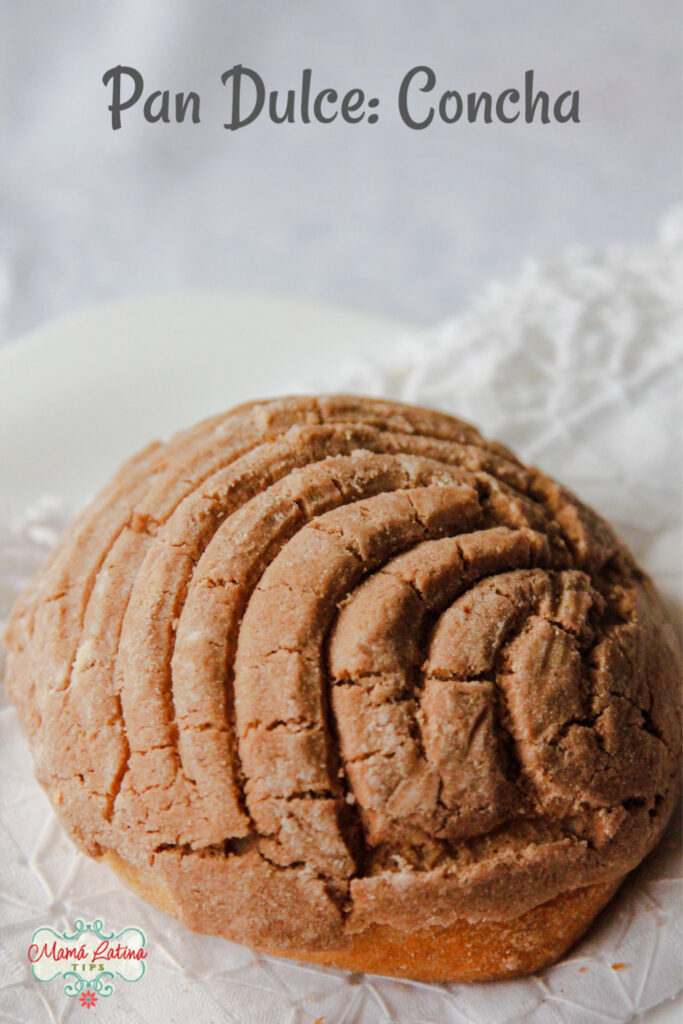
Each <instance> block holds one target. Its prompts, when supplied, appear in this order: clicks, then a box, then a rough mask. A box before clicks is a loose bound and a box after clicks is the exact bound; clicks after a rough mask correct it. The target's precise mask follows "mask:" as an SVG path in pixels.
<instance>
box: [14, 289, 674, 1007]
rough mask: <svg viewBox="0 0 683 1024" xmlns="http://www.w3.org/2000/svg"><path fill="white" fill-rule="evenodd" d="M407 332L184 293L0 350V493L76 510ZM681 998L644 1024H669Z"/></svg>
mask: <svg viewBox="0 0 683 1024" xmlns="http://www.w3.org/2000/svg"><path fill="white" fill-rule="evenodd" d="M415 330H416V328H414V327H412V326H411V325H409V324H402V323H399V322H396V321H392V320H388V319H384V318H380V317H376V316H370V315H367V314H364V313H360V312H352V311H349V310H344V309H339V308H335V307H333V306H326V305H320V304H317V303H312V302H306V301H301V300H296V299H290V298H283V297H277V296H272V295H265V294H258V293H239V292H235V293H230V292H214V291H191V292H184V293H174V294H165V295H147V296H143V297H139V298H134V299H129V300H126V301H123V302H117V303H112V304H109V305H104V306H99V307H95V308H93V309H90V310H87V311H85V312H83V313H80V314H78V315H75V316H72V317H69V318H67V319H64V320H61V321H59V322H58V323H55V324H52V325H49V326H47V327H44V328H42V329H40V330H38V331H35V332H33V333H32V334H30V335H28V336H27V337H25V338H24V339H22V340H20V341H19V342H15V343H14V344H12V345H10V346H9V347H8V348H6V349H5V350H3V351H0V473H1V477H0V479H2V489H1V491H0V496H1V497H2V499H3V501H6V502H8V503H9V504H10V505H11V506H16V507H23V506H25V505H27V504H29V503H30V502H32V501H34V500H35V499H37V498H38V497H39V496H41V495H43V494H46V493H47V494H55V495H58V496H60V497H61V498H63V499H65V500H66V501H67V502H68V503H69V504H70V505H72V506H78V505H80V504H82V502H83V501H84V500H85V499H86V497H87V496H88V495H90V494H92V493H93V492H94V491H96V490H97V488H98V487H99V486H100V485H101V484H103V483H104V481H105V480H106V479H107V478H108V477H109V475H110V474H111V472H112V471H113V470H114V469H115V468H116V466H117V465H118V464H119V463H120V462H121V461H122V460H123V459H124V458H125V457H126V456H128V455H130V454H131V453H132V452H134V451H135V450H137V449H139V448H140V447H141V446H143V445H144V444H145V443H147V442H148V441H150V440H152V439H153V438H157V437H166V436H168V435H169V434H171V433H172V432H173V431H175V430H176V429H178V428H180V427H183V426H186V425H188V424H190V423H193V422H195V421H196V420H199V419H201V418H203V417H205V416H208V415H211V414H212V413H214V412H218V411H220V410H221V409H227V408H229V407H230V406H232V405H234V404H236V403H238V402H242V401H246V400H249V399H253V398H259V397H268V396H272V395H276V394H283V393H286V392H288V391H290V390H291V389H292V387H293V386H296V383H297V381H301V380H303V379H306V378H310V377H311V375H312V370H311V368H312V367H313V366H314V367H315V371H314V372H315V373H317V372H319V373H320V375H321V376H322V377H328V378H329V377H330V375H331V371H332V370H333V369H334V367H335V366H336V365H337V364H338V363H339V361H340V358H341V357H342V354H343V356H351V355H353V354H360V353H364V352H366V353H367V352H374V353H376V354H378V355H379V354H383V353H384V352H386V351H387V350H388V349H390V348H391V346H392V345H393V344H394V343H395V342H396V341H397V339H398V338H399V337H400V336H401V335H402V334H405V333H406V332H408V331H411V332H413V333H414V332H415ZM680 1010H681V1000H680V999H677V1000H675V1001H674V1002H673V1003H668V1004H666V1005H662V1006H660V1007H657V1008H656V1009H654V1010H652V1011H650V1012H649V1013H647V1014H645V1016H644V1017H642V1018H641V1020H643V1021H647V1024H674V1022H678V1021H679V1020H680Z"/></svg>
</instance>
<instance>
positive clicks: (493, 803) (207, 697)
mask: <svg viewBox="0 0 683 1024" xmlns="http://www.w3.org/2000/svg"><path fill="white" fill-rule="evenodd" d="M7 642H8V689H9V691H10V694H11V696H12V698H13V700H14V701H15V703H16V704H17V706H18V708H19V711H20V714H21V717H22V720H23V722H24V724H25V726H26V728H27V731H28V732H29V735H30V737H31V741H32V745H33V752H34V757H35V759H36V769H37V772H38V775H39V777H40V778H41V780H42V781H43V782H44V784H45V785H46V787H47V788H48V791H49V793H50V795H51V797H52V799H53V801H54V803H55V805H56V806H57V808H58V810H59V813H60V816H61V817H62V820H63V821H64V823H65V824H66V826H67V827H68V829H69V831H70V833H71V835H72V836H73V837H74V838H75V839H76V840H77V841H78V842H79V843H80V844H81V845H82V846H84V847H85V848H86V849H87V850H88V852H91V853H99V852H101V851H102V850H112V851H114V852H115V853H116V854H117V855H118V856H119V857H122V858H124V859H125V860H127V861H129V862H131V863H133V864H134V865H136V866H137V867H139V868H140V867H145V868H147V867H149V866H151V870H152V871H154V872H157V873H159V874H160V875H161V876H162V878H163V879H164V884H165V885H166V886H167V887H168V889H169V891H170V893H171V896H172V899H173V900H174V901H175V903H176V905H177V906H178V908H179V912H180V913H181V915H182V916H183V917H184V919H185V920H187V921H189V922H190V923H191V924H192V925H193V927H197V928H200V929H204V930H209V931H217V932H218V933H219V934H222V935H225V936H227V937H231V938H235V939H237V940H246V941H252V942H256V943H257V944H258V943H263V942H264V941H266V940H265V939H264V936H266V937H269V938H268V941H269V942H270V944H271V948H274V949H280V950H286V949H296V948H302V945H303V946H305V945H307V944H313V943H317V944H319V945H320V946H321V947H325V948H330V947H331V946H337V947H341V946H343V944H344V942H345V941H346V937H347V936H348V935H349V934H351V933H353V932H354V931H357V930H359V929H362V928H365V927H367V926H368V924H372V923H378V922H391V923H393V924H395V925H396V926H397V927H418V926H421V925H429V924H435V923H442V924H447V923H448V922H449V921H452V920H454V919H455V918H457V917H458V916H462V915H465V916H468V917H471V918H473V919H478V918H481V917H485V918H490V919H496V918H505V917H508V918H509V917H511V916H514V915H516V914H520V913H523V912H524V910H525V909H527V908H529V907H532V906H534V905H535V904H537V903H540V902H542V901H544V900H547V899H550V898H552V897H553V896H554V895H556V894H557V893H558V892H560V891H562V890H563V889H566V888H567V884H568V879H569V883H570V884H571V885H572V886H575V887H578V886H582V885H589V884H593V883H594V882H601V881H605V880H606V879H613V878H615V877H617V876H619V875H620V874H623V873H624V872H625V871H627V870H628V869H629V868H630V867H631V866H633V865H634V864H635V863H637V861H638V860H639V859H640V858H641V857H642V856H643V855H644V853H645V852H646V851H647V850H648V849H649V848H650V847H651V846H652V845H653V844H654V842H655V841H656V839H657V837H658V836H659V834H660V833H661V831H662V828H663V826H664V823H665V822H666V820H667V819H668V816H669V813H670V810H671V807H672V805H673V801H674V800H675V796H676V792H677V786H678V774H677V763H678V756H679V749H680V738H679V732H678V724H677V723H678V703H679V696H678V667H677V665H678V661H677V659H678V651H677V647H676V644H675V640H674V639H672V634H671V630H670V627H669V626H668V625H667V623H666V620H665V618H664V616H663V614H662V613H661V610H660V609H659V606H658V604H657V601H656V597H655V596H654V593H653V591H652V589H651V586H650V584H649V582H648V581H647V580H646V579H645V578H644V577H643V575H642V573H640V572H639V570H638V569H637V568H636V567H635V566H634V564H633V562H632V560H631V558H630V556H629V555H628V553H627V552H626V551H625V550H624V549H623V548H622V547H621V546H620V545H619V544H618V542H617V541H616V540H615V538H614V536H613V534H612V532H611V531H610V529H609V527H607V526H606V524H605V523H603V522H602V520H600V519H599V518H598V517H597V516H596V515H595V513H593V512H592V511H591V510H590V509H587V508H585V506H583V505H581V503H580V502H579V501H578V500H577V499H576V498H574V496H573V495H571V494H570V493H569V492H568V491H566V490H565V489H564V488H562V487H560V486H559V485H557V484H555V483H554V482H553V481H550V480H548V479H547V478H545V477H544V476H543V475H542V474H541V473H539V472H538V471H537V470H532V469H527V468H525V467H524V466H522V465H521V464H520V463H519V462H518V461H517V459H516V458H515V457H514V456H513V455H512V454H511V453H510V452H508V451H507V450H506V449H505V448H503V447H502V446H501V445H497V444H495V443H492V442H488V441H484V440H483V439H482V438H481V437H480V436H479V434H478V433H477V432H476V430H474V428H472V427H470V426H468V425H466V424H463V423H460V422H459V421H457V420H454V419H452V418H451V417H448V416H444V415H442V414H440V413H435V412H430V411H428V410H422V409H414V408H411V407H409V406H401V405H398V404H396V403H391V402H384V401H374V400H367V399H359V398H353V397H346V396H331V397H321V398H301V399H297V398H291V399H282V400H276V401H273V402H264V403H252V404H250V405H248V406H243V407H241V408H239V409H236V410H233V411H232V412H231V413H228V414H227V415H224V416H217V417H214V418H213V419H212V420H209V421H207V422H206V423H204V424H200V425H198V426H197V427H195V428H192V429H191V430H188V431H185V432H184V433H182V434H179V435H178V436H177V437H176V438H174V439H172V440H171V441H170V442H169V443H168V444H166V445H158V446H152V447H151V448H149V449H147V450H146V451H145V452H144V453H142V454H141V455H140V456H138V457H137V458H136V459H134V460H131V462H129V463H128V464H127V465H126V466H124V467H123V469H122V470H121V471H120V472H119V473H118V474H117V476H116V477H115V478H114V479H113V480H112V482H111V484H110V485H109V486H108V487H107V488H106V489H105V490H104V491H103V492H102V493H101V494H100V496H99V497H98V498H97V499H96V500H95V502H93V504H92V505H91V506H90V507H89V508H88V509H86V510H85V512H84V513H82V515H81V516H80V517H79V519H78V521H77V522H76V523H75V524H74V526H73V527H72V529H71V530H70V531H69V532H68V533H67V534H66V535H65V537H64V539H63V540H62V542H61V543H60V545H59V547H58V549H57V550H56V552H55V553H54V554H53V556H52V558H51V560H50V562H49V563H48V565H47V566H46V567H45V569H44V571H43V573H42V574H41V575H40V576H39V577H38V578H37V580H36V581H34V583H33V584H32V586H31V587H30V588H29V589H28V590H27V592H26V594H25V595H24V596H23V598H22V599H21V601H20V602H19V603H18V605H17V608H16V610H15V613H14V615H13V618H12V621H11V623H10V627H9V630H8V637H7ZM292 907H295V908H296V912H295V913H293V912H292Z"/></svg>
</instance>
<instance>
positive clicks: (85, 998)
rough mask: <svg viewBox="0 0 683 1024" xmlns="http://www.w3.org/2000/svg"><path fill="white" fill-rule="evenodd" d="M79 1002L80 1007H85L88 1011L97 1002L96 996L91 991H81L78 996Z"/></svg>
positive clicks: (88, 989)
mask: <svg viewBox="0 0 683 1024" xmlns="http://www.w3.org/2000/svg"><path fill="white" fill-rule="evenodd" d="M80 1002H81V1006H86V1007H87V1008H88V1009H90V1007H91V1006H94V1005H95V1003H96V1002H97V996H96V994H95V993H94V992H93V990H92V989H90V988H86V989H83V991H82V992H81V995H80Z"/></svg>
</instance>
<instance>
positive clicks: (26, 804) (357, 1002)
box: [0, 211, 683, 1024]
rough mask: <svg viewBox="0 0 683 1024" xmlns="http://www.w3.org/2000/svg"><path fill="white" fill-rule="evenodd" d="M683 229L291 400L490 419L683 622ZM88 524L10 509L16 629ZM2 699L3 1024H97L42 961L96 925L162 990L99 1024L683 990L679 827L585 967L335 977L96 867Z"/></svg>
mask: <svg viewBox="0 0 683 1024" xmlns="http://www.w3.org/2000/svg"><path fill="white" fill-rule="evenodd" d="M682 221H683V218H682V217H681V212H680V211H678V212H674V213H673V214H671V215H670V216H669V217H668V218H667V220H666V221H665V223H664V225H663V228H662V231H661V233H660V238H659V240H658V242H657V244H655V245H652V246H650V247H643V246H638V247H627V248H624V247H621V248H619V249H613V250H610V251H608V252H605V253H602V254H595V253H589V252H584V251H578V250H577V251H572V252H569V253H567V254H566V256H565V257H564V258H562V259H560V260H558V261H557V262H555V263H552V264H548V265H537V264H533V263H529V264H527V265H525V266H524V267H523V268H522V269H521V271H520V273H519V274H518V276H517V277H516V278H515V279H513V280H512V281H509V282H506V283H497V284H492V285H490V286H489V287H488V288H487V289H486V290H485V291H484V292H483V293H482V294H481V295H480V296H479V297H478V298H477V299H476V300H475V301H474V303H473V305H472V307H471V309H470V310H469V312H467V313H465V314H464V315H462V316H459V317H457V318H455V319H453V320H451V321H449V322H448V323H445V324H443V325H442V326H440V327H438V328H436V329H434V330H432V331H428V332H426V333H422V334H420V335H419V336H415V337H407V338H406V339H405V341H404V342H403V343H402V344H401V345H400V346H399V347H398V349H397V351H396V352H394V353H393V354H392V355H391V356H390V357H387V358H385V359H382V360H375V361H370V360H369V359H368V360H365V361H357V362H355V363H353V364H348V365H341V366H340V368H339V372H338V373H337V375H336V376H335V378H334V380H314V379H311V378H308V379H306V380H304V381H301V380H299V381H296V380H292V381H291V382H287V383H288V384H290V385H292V386H291V387H290V388H289V390H292V389H294V388H296V386H297V385H298V386H299V387H300V388H301V386H302V385H305V387H306V389H307V390H316V389H318V388H320V389H322V390H344V389H346V390H351V391H353V390H355V391H358V392H362V393H369V394H375V395H388V396H391V397H395V398H401V399H404V400H407V401H411V402H418V403H422V404H427V405H431V406H436V407H438V408H442V409H445V410H447V411H451V412H454V413H456V414H457V415H459V416H461V417H463V418H465V419H470V420H472V421H473V422H475V423H476V424H477V425H478V426H480V427H481V428H482V429H483V430H484V432H485V433H487V434H488V435H490V436H494V437H497V438H500V439H501V440H503V441H505V442H507V443H508V444H509V445H510V446H511V447H513V448H514V449H515V450H516V451H517V452H518V453H519V454H520V456H521V457H522V458H524V459H525V460H527V461H533V462H535V463H537V464H539V465H540V466H541V467H542V468H543V469H544V470H546V471H548V472H549V473H551V474H553V475H556V476H558V477H559V478H561V479H562V480H563V482H565V483H567V484H568V485H569V486H571V487H572V488H573V489H574V490H575V491H577V492H578V493H579V494H580V496H581V497H582V498H584V499H585V500H586V501H587V502H589V503H590V504H592V505H594V506H595V507H596V508H598V509H599V510H600V511H601V512H602V513H603V514H604V515H605V516H606V517H607V518H608V519H609V520H610V521H611V522H612V523H613V524H614V525H615V527H616V528H617V530H618V531H619V533H620V535H621V536H622V537H623V538H624V540H626V542H627V543H628V544H629V545H630V546H631V548H632V549H633V551H634V553H635V554H636V556H637V557H638V559H639V560H640V562H641V563H642V564H643V566H644V567H645V568H646V569H647V570H648V571H649V572H650V573H651V574H652V575H653V576H654V578H655V580H656V582H657V584H658V586H659V588H660V590H661V592H662V594H663V596H664V598H665V601H666V602H667V604H668V605H669V608H670V610H671V611H672V614H674V615H676V616H677V617H678V615H679V611H680V603H681V565H680V552H681V526H680V508H681V443H680V442H681V437H680V396H681V383H682V373H683V365H682V364H683V360H682V358H681V337H683V312H682V310H681V302H680V294H681V283H682V276H683V248H682V245H681V224H682ZM70 517H71V510H69V509H67V508H66V507H65V506H64V505H63V504H62V503H61V502H60V501H59V500H58V499H57V498H45V499H44V500H43V501H41V502H39V503H38V504H37V505H36V506H35V507H33V508H31V509H28V510H26V509H24V510H21V509H9V508H4V509H3V508H2V507H0V619H3V618H6V616H7V613H8V611H9V607H10V605H11V602H12V600H13V599H14V597H15V596H16V594H17V593H18V591H19V590H20V588H21V587H22V586H23V584H24V583H25V581H26V580H27V579H28V577H29V576H30V575H31V573H32V572H33V571H34V570H35V569H36V567H37V566H38V564H39V563H40V561H41V560H42V558H43V557H44V556H45V554H46V553H47V552H48V550H49V549H50V547H51V546H52V545H53V543H54V542H55V539H56V537H57V536H58V534H59V532H60V530H61V529H62V528H63V526H64V525H65V524H66V523H67V522H68V520H69V519H70ZM1 675H2V662H1V661H0V676H1ZM2 700H3V703H2V708H1V710H0V779H1V789H0V908H1V909H0V921H1V923H2V930H1V932H0V962H1V964H2V966H1V968H0V970H1V972H2V973H1V980H0V1014H2V1019H3V1020H8V1021H9V1020H12V1021H31V1022H32V1024H42V1022H46V1021H71V1020H72V1019H82V1017H83V1009H82V1007H81V1006H80V1004H79V1003H78V1001H77V1000H76V999H70V998H67V997H66V996H65V995H64V992H63V984H62V985H60V984H59V982H58V981H54V982H51V983H49V984H40V983H38V982H35V981H34V980H33V979H32V978H31V975H30V971H29V965H28V962H27V958H26V949H27V946H28V943H29V942H30V938H31V935H32V933H33V931H34V929H35V928H37V927H38V926H39V925H41V924H46V923H47V924H50V925H52V926H53V927H54V928H58V929H70V928H71V927H72V925H73V921H74V919H75V918H79V917H80V918H83V919H86V920H93V919H94V918H97V917H100V918H102V917H104V918H105V921H106V925H107V927H108V928H110V929H114V928H122V927H124V926H126V925H131V924H133V925H137V926H139V927H141V928H142V929H143V930H144V931H145V932H146V934H147V936H148V942H149V951H150V952H149V960H148V970H147V975H146V977H145V978H144V979H143V981H142V982H141V983H139V984H135V985H132V984H126V983H125V982H123V981H118V982H117V983H116V985H115V992H114V995H113V997H111V998H109V999H105V998H101V999H100V1002H99V1005H98V1006H97V1009H96V1014H97V1016H98V1019H101V1020H107V1021H122V1022H123V1021H125V1022H127V1024H148V1022H157V1021H164V1022H167V1021H178V1022H180V1021H188V1020H192V1021H202V1022H207V1021H216V1022H218V1021H226V1022H230V1024H252V1022H253V1024H315V1022H318V1024H323V1022H324V1024H389V1022H391V1024H464V1022H473V1024H506V1022H510V1024H512V1022H517V1021H520V1020H524V1021H526V1022H529V1024H607V1022H609V1024H619V1022H625V1021H629V1020H632V1019H638V1017H639V1015H641V1014H643V1013H644V1012H645V1011H646V1010H647V1009H648V1008H649V1007H652V1006H654V1005H655V1004H657V1003H659V1002H661V1001H662V1000H664V999H668V998H670V997H672V996H674V995H675V994H676V993H677V992H678V991H679V989H680V988H681V985H682V982H681V974H680V964H681V962H682V958H683V932H682V930H681V924H680V908H681V866H680V865H681V860H680V834H679V830H678V828H677V827H676V826H675V825H674V827H672V828H671V829H670V830H669V832H668V834H667V836H666V838H665V840H664V842H663V843H662V844H661V845H660V847H659V848H658V849H657V850H656V851H655V853H654V854H653V855H651V856H650V858H648V860H647V861H646V862H645V863H644V865H642V866H641V868H640V869H638V870H637V871H636V872H635V873H634V874H633V876H632V877H631V878H630V879H629V880H628V882H627V883H626V884H625V885H624V887H623V889H622V890H621V892H620V893H619V895H618V896H617V898H616V899H615V900H614V901H613V903H612V904H611V906H610V907H609V908H608V910H607V911H606V912H605V913H604V914H603V915H602V916H601V918H600V919H599V921H598V923H597V925H596V926H595V927H594V928H593V929H592V930H591V932H590V933H589V934H588V936H587V937H586V938H585V939H584V940H583V941H582V942H581V943H580V944H579V945H578V946H577V947H576V948H575V949H574V950H573V951H572V953H571V954H570V955H569V957H568V958H566V959H565V960H563V961H562V962H561V963H560V964H558V965H556V966H554V967H551V968H550V969H548V970H546V971H544V972H542V973H541V974H539V975H538V976H536V977H534V978H530V979H524V980H518V981H512V982H507V983H496V984H495V985H483V984H478V985H427V984H418V983H412V982H399V981H396V980H392V979H385V978H377V977H370V976H363V975H350V974H347V973H345V972H341V971H331V970H323V969H320V968H315V967H312V966H306V965H298V964H295V963H293V962H288V961H285V960H277V959H275V958H272V957H267V956H261V955H259V954H255V953H253V952H251V951H250V950H248V949H244V948H241V947H239V946H235V945H233V944H230V943H225V942H223V941H222V940H220V939H215V938H210V937H206V936H198V935H194V934H192V933H190V932H189V931H187V930H186V929H185V928H184V927H183V926H182V925H180V924H179V923H177V922H176V921H173V920H171V919H169V918H168V917H166V916H165V915H163V914H161V913H158V912H157V911H155V910H153V909H152V908H150V907H147V906H146V905H145V904H143V903H142V902H141V901H139V900H138V899H137V898H136V897H134V896H133V895H132V894H130V893H129V892H127V890H126V889H124V887H123V886H122V885H121V884H120V883H119V882H118V881H117V879H115V878H114V876H113V875H112V874H110V872H109V871H108V870H107V869H106V868H105V867H103V866H101V865H98V864H96V863H95V862H93V861H91V860H89V859H87V858H86V857H84V856H83V855H81V854H80V853H77V852H76V851H75V849H74V848H73V846H72V845H71V843H70V842H69V841H68V840H67V839H66V838H65V836H64V834H63V832H62V830H61V828H60V826H59V824H58V823H57V820H56V818H55V816H54V814H53V813H52V810H51V809H50V806H49V804H48V801H47V798H46V797H45V795H44V794H43V792H42V790H41V789H40V788H39V786H38V785H37V784H36V782H35V781H34V779H33V774H32V770H31V761H30V756H29V753H28V749H27V746H26V742H25V740H24V738H23V736H22V734H21V731H20V729H19V725H18V722H17V717H16V714H15V712H14V710H13V709H12V708H10V707H9V706H8V705H7V703H6V701H5V699H4V697H3V698H2ZM678 818H679V816H677V820H678Z"/></svg>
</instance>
